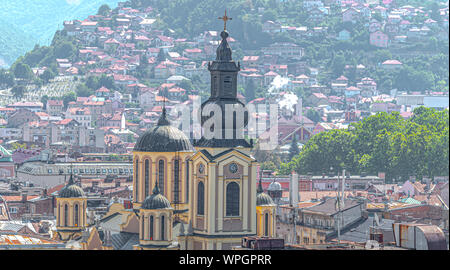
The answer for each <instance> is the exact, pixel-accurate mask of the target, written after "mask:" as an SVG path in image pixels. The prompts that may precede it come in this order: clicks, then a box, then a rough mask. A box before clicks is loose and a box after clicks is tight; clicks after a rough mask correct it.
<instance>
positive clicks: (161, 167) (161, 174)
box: [158, 159, 164, 195]
mask: <svg viewBox="0 0 450 270" xmlns="http://www.w3.org/2000/svg"><path fill="white" fill-rule="evenodd" d="M158 182H159V183H158V184H159V192H161V194H162V195H164V160H162V159H161V160H159V162H158Z"/></svg>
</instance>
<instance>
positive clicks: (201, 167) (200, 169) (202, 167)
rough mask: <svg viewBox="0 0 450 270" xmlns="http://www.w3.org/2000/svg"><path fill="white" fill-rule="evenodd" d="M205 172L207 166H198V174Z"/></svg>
mask: <svg viewBox="0 0 450 270" xmlns="http://www.w3.org/2000/svg"><path fill="white" fill-rule="evenodd" d="M204 171H205V166H204V165H203V164H200V165H199V166H198V172H199V173H203V172H204Z"/></svg>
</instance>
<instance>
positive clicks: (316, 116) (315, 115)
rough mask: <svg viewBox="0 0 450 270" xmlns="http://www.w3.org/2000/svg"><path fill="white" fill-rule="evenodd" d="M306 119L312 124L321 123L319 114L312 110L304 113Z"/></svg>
mask: <svg viewBox="0 0 450 270" xmlns="http://www.w3.org/2000/svg"><path fill="white" fill-rule="evenodd" d="M306 117H307V118H309V119H310V120H311V121H313V122H314V123H318V122H320V121H322V117H320V113H319V112H318V111H316V110H314V109H309V110H308V111H307V112H306Z"/></svg>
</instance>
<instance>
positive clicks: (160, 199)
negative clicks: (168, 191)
mask: <svg viewBox="0 0 450 270" xmlns="http://www.w3.org/2000/svg"><path fill="white" fill-rule="evenodd" d="M171 208H172V207H171V206H170V202H169V200H168V199H167V198H166V197H164V195H162V194H161V193H160V192H159V188H158V182H156V185H155V188H154V189H153V194H152V195H150V196H148V197H147V198H145V200H144V202H143V203H142V209H149V210H151V209H171Z"/></svg>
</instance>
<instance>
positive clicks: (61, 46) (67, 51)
mask: <svg viewBox="0 0 450 270" xmlns="http://www.w3.org/2000/svg"><path fill="white" fill-rule="evenodd" d="M53 53H54V55H55V57H56V58H62V59H64V58H71V57H72V56H73V55H75V53H76V47H75V45H74V44H73V43H72V42H69V41H64V42H61V43H57V44H56V45H55V47H54V50H53Z"/></svg>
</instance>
